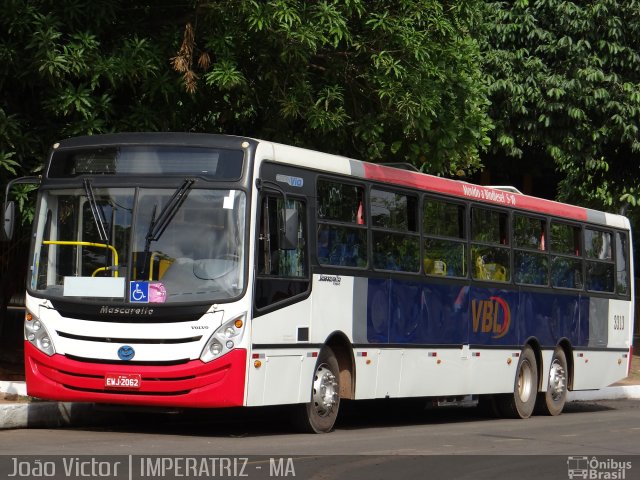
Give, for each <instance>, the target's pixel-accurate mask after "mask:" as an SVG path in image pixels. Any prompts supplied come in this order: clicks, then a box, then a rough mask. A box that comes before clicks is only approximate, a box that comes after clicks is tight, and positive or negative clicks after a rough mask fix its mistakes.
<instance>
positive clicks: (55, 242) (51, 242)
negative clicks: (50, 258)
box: [42, 240, 118, 277]
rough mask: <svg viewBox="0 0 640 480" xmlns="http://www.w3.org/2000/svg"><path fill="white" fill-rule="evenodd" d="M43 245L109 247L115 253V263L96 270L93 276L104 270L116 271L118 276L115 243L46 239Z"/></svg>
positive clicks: (115, 274) (115, 275) (115, 273)
mask: <svg viewBox="0 0 640 480" xmlns="http://www.w3.org/2000/svg"><path fill="white" fill-rule="evenodd" d="M42 244H43V245H75V246H80V247H98V248H108V249H109V250H111V253H113V265H112V266H110V267H101V268H98V269H97V270H95V271H94V272H93V273H92V274H91V276H92V277H93V276H95V275H96V273H98V272H100V271H103V270H110V271H112V272H114V275H113V276H114V277H117V276H118V251H117V250H116V248H115V247H114V246H113V245H108V244H106V243H94V242H77V241H71V240H44V241H43V242H42Z"/></svg>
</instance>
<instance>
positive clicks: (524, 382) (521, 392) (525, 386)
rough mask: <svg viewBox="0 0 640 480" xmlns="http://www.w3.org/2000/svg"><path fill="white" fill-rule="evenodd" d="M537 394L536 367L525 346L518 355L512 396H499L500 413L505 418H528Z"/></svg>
mask: <svg viewBox="0 0 640 480" xmlns="http://www.w3.org/2000/svg"><path fill="white" fill-rule="evenodd" d="M537 394H538V367H537V365H536V356H535V354H534V353H533V350H532V348H531V347H530V346H529V345H527V346H525V347H524V348H523V349H522V352H521V353H520V359H519V360H518V366H517V368H516V378H515V382H514V386H513V394H507V395H501V396H500V399H499V405H500V411H501V412H502V415H503V416H505V417H507V418H529V417H530V416H531V414H532V413H533V409H534V407H535V405H536V398H537Z"/></svg>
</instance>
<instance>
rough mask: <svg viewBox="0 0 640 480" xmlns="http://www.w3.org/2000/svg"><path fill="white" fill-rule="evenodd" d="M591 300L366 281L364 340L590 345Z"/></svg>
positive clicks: (376, 280)
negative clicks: (534, 341)
mask: <svg viewBox="0 0 640 480" xmlns="http://www.w3.org/2000/svg"><path fill="white" fill-rule="evenodd" d="M588 320H589V299H588V298H586V297H581V296H580V295H577V294H576V295H556V294H553V293H535V292H519V291H517V290H506V289H502V288H480V287H477V286H473V287H468V286H461V285H443V284H436V283H429V282H428V281H425V282H416V281H401V280H392V279H370V280H369V282H368V295H367V340H368V342H369V343H373V344H389V343H391V344H458V345H459V344H467V343H470V344H476V345H522V344H523V343H524V342H525V341H526V340H527V338H529V337H536V338H537V339H538V341H539V342H540V343H541V344H542V346H547V347H549V346H554V345H556V344H557V342H558V340H559V339H561V338H563V337H564V338H567V339H569V341H570V342H571V343H572V344H573V345H574V346H583V345H587V344H588V341H589V321H588Z"/></svg>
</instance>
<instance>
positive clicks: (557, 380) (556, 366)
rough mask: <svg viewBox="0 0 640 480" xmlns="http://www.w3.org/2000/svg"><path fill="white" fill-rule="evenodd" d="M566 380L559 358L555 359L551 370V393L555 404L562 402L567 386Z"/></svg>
mask: <svg viewBox="0 0 640 480" xmlns="http://www.w3.org/2000/svg"><path fill="white" fill-rule="evenodd" d="M566 380H567V378H566V374H565V371H564V368H562V364H561V363H560V362H559V361H558V359H557V358H556V359H554V360H553V363H551V368H550V369H549V393H550V394H551V398H552V399H553V401H554V402H557V401H559V400H562V396H563V395H564V392H565V389H566V385H567V381H566Z"/></svg>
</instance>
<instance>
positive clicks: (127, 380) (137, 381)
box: [104, 373, 142, 390]
mask: <svg viewBox="0 0 640 480" xmlns="http://www.w3.org/2000/svg"><path fill="white" fill-rule="evenodd" d="M141 385H142V376H141V375H139V374H137V373H107V374H106V376H105V377H104V388H112V389H122V390H137V389H139V388H140V386H141Z"/></svg>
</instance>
